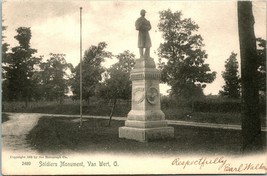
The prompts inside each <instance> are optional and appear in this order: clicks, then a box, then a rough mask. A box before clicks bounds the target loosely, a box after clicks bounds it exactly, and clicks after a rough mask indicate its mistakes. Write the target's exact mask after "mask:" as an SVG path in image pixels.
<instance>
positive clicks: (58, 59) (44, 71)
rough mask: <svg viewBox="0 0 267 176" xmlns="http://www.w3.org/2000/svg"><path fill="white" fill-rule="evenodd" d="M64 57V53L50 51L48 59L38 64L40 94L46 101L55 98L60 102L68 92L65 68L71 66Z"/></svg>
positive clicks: (70, 67)
mask: <svg viewBox="0 0 267 176" xmlns="http://www.w3.org/2000/svg"><path fill="white" fill-rule="evenodd" d="M64 57H65V55H64V54H53V53H50V59H48V60H47V61H46V62H43V63H41V64H40V69H41V71H40V72H39V74H38V76H39V85H40V89H41V92H42V96H43V97H44V98H45V100H47V101H53V100H57V101H58V102H60V103H62V101H63V99H64V96H65V94H66V93H67V92H68V84H67V83H68V80H67V79H68V74H67V70H70V69H72V68H73V66H72V65H71V64H68V63H67V62H66V60H65V58H64Z"/></svg>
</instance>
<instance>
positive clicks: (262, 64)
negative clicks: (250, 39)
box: [256, 38, 266, 95]
mask: <svg viewBox="0 0 267 176" xmlns="http://www.w3.org/2000/svg"><path fill="white" fill-rule="evenodd" d="M256 41H257V54H258V79H259V80H258V83H259V89H260V91H262V92H264V95H266V40H264V39H262V38H257V39H256Z"/></svg>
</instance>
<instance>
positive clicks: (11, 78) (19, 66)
mask: <svg viewBox="0 0 267 176" xmlns="http://www.w3.org/2000/svg"><path fill="white" fill-rule="evenodd" d="M16 31H17V35H16V36H15V37H14V38H15V39H17V40H18V42H19V46H16V47H13V48H12V49H11V51H12V52H11V53H8V54H7V55H6V57H5V58H4V59H3V70H4V83H3V85H5V88H3V91H5V92H3V94H5V95H6V97H7V99H8V100H24V101H25V103H26V106H27V102H28V100H30V99H31V98H32V95H33V93H34V92H35V91H36V89H35V88H36V84H35V82H34V81H33V75H34V73H35V71H36V70H35V67H36V66H38V64H39V63H40V61H41V58H40V57H39V58H37V57H34V56H33V55H34V54H35V53H36V52H37V50H35V49H32V48H31V47H30V39H31V36H32V35H31V29H30V28H27V27H20V28H18V29H17V30H16Z"/></svg>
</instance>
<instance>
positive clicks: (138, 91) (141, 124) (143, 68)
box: [119, 58, 174, 142]
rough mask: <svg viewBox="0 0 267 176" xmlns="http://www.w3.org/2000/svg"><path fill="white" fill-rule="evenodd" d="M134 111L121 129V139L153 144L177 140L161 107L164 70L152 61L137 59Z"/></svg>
mask: <svg viewBox="0 0 267 176" xmlns="http://www.w3.org/2000/svg"><path fill="white" fill-rule="evenodd" d="M130 79H131V81H132V108H131V111H130V112H129V114H128V115H127V120H126V121H125V126H124V127H120V128H119V137H120V138H126V139H132V140H137V141H143V142H144V141H150V140H155V139H166V138H172V137H174V129H173V127H168V126H167V121H166V120H165V115H164V113H163V112H162V111H161V107H160V92H159V80H160V71H159V70H157V69H156V68H155V63H154V61H153V59H152V58H146V59H137V60H136V63H135V68H134V69H133V70H132V71H131V76H130Z"/></svg>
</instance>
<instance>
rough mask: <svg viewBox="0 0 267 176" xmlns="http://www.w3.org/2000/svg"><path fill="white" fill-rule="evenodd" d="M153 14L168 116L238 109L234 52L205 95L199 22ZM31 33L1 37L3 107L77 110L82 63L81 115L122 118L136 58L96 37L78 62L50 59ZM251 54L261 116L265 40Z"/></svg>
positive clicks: (209, 74) (210, 76)
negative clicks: (218, 86)
mask: <svg viewBox="0 0 267 176" xmlns="http://www.w3.org/2000/svg"><path fill="white" fill-rule="evenodd" d="M159 14H160V21H159V24H158V29H159V31H160V32H161V33H162V37H163V42H162V43H161V44H160V46H159V48H158V57H159V64H158V65H157V66H158V69H160V70H161V72H162V76H161V82H162V83H166V84H168V85H169V86H170V87H171V89H170V90H169V95H168V96H161V105H162V109H163V111H164V112H165V114H166V117H167V118H170V119H175V118H176V119H182V118H184V117H191V116H192V113H195V112H208V113H240V109H241V102H240V101H241V100H240V92H241V84H240V74H239V68H238V65H239V64H238V61H237V54H236V53H234V52H232V53H231V54H230V56H229V58H226V61H225V71H224V72H223V73H222V77H223V78H224V80H225V84H224V86H223V87H222V90H221V91H220V92H219V95H218V96H211V95H209V96H205V95H204V93H203V89H204V88H205V87H206V84H207V83H211V82H213V81H214V79H215V78H216V74H217V73H216V72H215V71H211V70H210V67H209V64H207V63H205V60H206V59H207V58H208V54H207V53H206V51H205V50H204V49H203V46H204V42H203V41H204V40H203V38H202V37H201V35H199V34H198V33H197V32H198V29H199V26H198V25H197V24H196V23H195V22H194V21H193V20H192V19H191V18H183V16H182V13H181V12H172V11H171V10H164V11H161V12H160V13H159ZM3 29H5V28H3ZM31 37H32V35H31V29H30V28H29V27H20V28H18V29H17V35H16V36H14V38H15V39H16V40H17V41H18V44H19V45H18V46H15V47H10V46H9V44H7V43H5V42H4V41H2V43H3V44H2V56H3V57H2V58H3V60H2V68H3V69H2V75H3V79H2V100H3V103H2V105H3V107H2V110H3V111H9V112H42V113H57V114H60V113H61V114H79V101H78V100H79V98H80V64H82V76H83V77H82V82H83V85H82V93H83V101H84V106H85V107H84V108H83V109H84V113H85V114H90V115H110V116H112V115H113V113H114V115H117V116H126V115H127V113H128V112H129V110H130V105H131V102H130V101H131V81H130V80H129V77H130V70H131V69H133V68H134V59H135V55H134V54H133V53H132V52H130V51H128V50H125V51H122V52H121V53H119V54H117V55H114V54H113V53H111V52H110V51H107V43H105V42H100V43H98V44H97V45H92V46H90V47H89V48H88V49H86V50H85V52H84V53H83V58H82V63H79V64H78V65H77V66H76V67H74V66H73V65H72V64H70V63H67V61H66V59H65V57H66V56H65V54H62V53H50V55H49V58H44V56H38V55H37V50H36V49H33V48H31V46H30V40H31ZM257 53H258V57H257V58H255V62H257V65H258V75H257V77H256V78H255V79H256V80H257V82H258V86H259V92H260V95H261V101H260V102H261V103H260V107H259V108H260V112H261V113H262V114H265V109H266V108H265V107H266V103H265V102H266V101H265V100H266V98H265V96H266V59H265V58H266V40H264V39H261V38H258V39H257ZM74 59H77V60H78V58H74ZM110 59H114V60H116V62H115V63H114V64H113V65H111V66H110V67H109V68H106V67H104V65H105V64H104V62H106V61H108V60H110ZM213 59H216V58H213ZM118 104H119V106H116V105H118ZM115 109H116V111H114V110H115ZM198 116H201V115H200V114H198Z"/></svg>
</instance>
